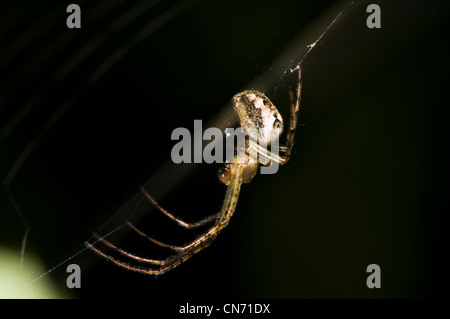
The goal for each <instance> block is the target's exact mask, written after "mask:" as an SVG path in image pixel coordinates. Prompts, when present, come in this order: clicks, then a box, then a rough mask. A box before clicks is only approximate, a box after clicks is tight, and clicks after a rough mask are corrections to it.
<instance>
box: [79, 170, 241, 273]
mask: <svg viewBox="0 0 450 319" xmlns="http://www.w3.org/2000/svg"><path fill="white" fill-rule="evenodd" d="M232 166H233V169H232V170H231V171H232V172H233V174H232V175H231V176H230V184H229V185H228V188H227V192H226V195H225V200H224V202H223V205H222V209H221V211H220V212H219V214H216V215H217V218H216V223H215V225H214V226H213V227H211V228H210V229H209V230H208V231H206V232H205V233H204V234H202V235H200V236H199V237H197V238H196V239H195V240H194V241H192V242H190V243H189V244H187V245H185V246H182V247H177V246H172V245H167V244H163V243H161V242H159V241H156V240H155V239H153V238H151V237H149V236H147V235H146V234H144V233H143V232H142V231H140V230H139V229H137V228H136V227H134V226H133V225H132V224H131V223H129V226H130V227H131V228H132V229H133V230H134V231H136V232H137V233H139V234H141V235H142V236H145V237H146V238H148V239H150V240H151V241H152V242H154V243H157V244H158V245H160V246H163V247H166V248H170V249H172V250H175V251H177V254H175V255H173V256H170V257H168V258H166V259H164V260H155V259H147V258H143V257H140V256H136V255H134V254H132V253H129V252H127V251H125V250H123V249H121V248H119V247H117V246H115V245H114V244H112V243H111V242H109V241H107V240H106V239H104V238H102V237H100V236H98V235H96V237H97V239H98V241H100V242H102V243H103V244H105V245H107V246H108V247H110V248H112V249H114V250H115V251H117V252H118V253H120V254H122V255H123V256H126V257H128V258H130V259H133V260H136V261H139V262H142V263H147V264H152V265H155V266H159V267H160V268H152V267H139V266H133V265H130V264H128V263H126V262H124V261H121V260H119V259H116V258H114V257H112V256H111V255H108V254H106V253H105V252H103V251H102V250H100V249H99V248H97V247H95V246H94V245H93V244H91V243H89V242H86V243H85V244H86V246H87V247H88V248H90V249H91V250H93V251H94V252H95V253H97V254H98V255H100V256H102V257H103V258H105V259H107V260H109V261H111V262H113V263H114V264H116V265H117V266H120V267H122V268H126V269H128V270H132V271H136V272H140V273H144V274H150V275H162V274H164V273H166V272H168V271H170V270H172V269H174V268H175V267H177V266H178V265H180V264H181V263H183V262H184V261H186V260H187V259H189V258H190V257H191V256H193V255H194V254H196V253H198V252H199V251H201V250H203V249H204V248H206V247H208V246H209V245H210V244H211V243H212V242H213V241H214V239H215V238H216V237H217V235H218V233H219V232H220V231H221V230H222V229H223V228H225V227H226V226H227V225H228V223H229V221H230V218H231V216H232V215H233V213H234V211H235V209H236V205H237V200H238V198H239V193H240V189H241V184H242V176H243V171H244V168H245V167H246V164H244V165H241V164H232ZM150 198H151V197H150ZM171 216H172V215H171ZM214 216H215V215H214ZM174 218H175V217H174Z"/></svg>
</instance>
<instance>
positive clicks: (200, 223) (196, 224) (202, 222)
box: [141, 187, 219, 229]
mask: <svg viewBox="0 0 450 319" xmlns="http://www.w3.org/2000/svg"><path fill="white" fill-rule="evenodd" d="M141 192H142V193H143V194H144V195H145V197H147V199H148V200H149V201H150V202H151V203H152V204H153V206H155V207H156V208H157V209H158V210H159V211H160V212H162V213H163V214H164V215H166V216H167V217H169V218H170V219H171V220H173V221H174V222H176V223H177V224H178V225H180V226H182V227H184V228H187V229H194V228H198V227H201V226H204V225H206V224H208V223H210V222H212V221H213V220H215V219H217V217H218V215H219V214H218V213H217V214H214V215H211V216H208V217H206V218H204V219H202V220H199V221H197V222H194V223H187V222H185V221H183V220H181V219H179V218H177V217H175V216H174V215H172V214H171V213H169V212H168V211H167V210H166V209H164V208H162V207H161V206H159V204H158V202H157V201H156V200H154V199H153V197H151V196H150V194H149V193H148V192H147V191H146V190H145V189H144V187H141Z"/></svg>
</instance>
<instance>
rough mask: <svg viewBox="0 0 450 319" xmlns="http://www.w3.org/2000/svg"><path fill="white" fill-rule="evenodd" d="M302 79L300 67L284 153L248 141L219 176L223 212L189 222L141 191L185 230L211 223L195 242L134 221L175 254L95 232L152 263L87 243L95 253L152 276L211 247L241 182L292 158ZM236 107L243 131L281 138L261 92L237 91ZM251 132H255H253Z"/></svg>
mask: <svg viewBox="0 0 450 319" xmlns="http://www.w3.org/2000/svg"><path fill="white" fill-rule="evenodd" d="M301 80H302V78H301V69H300V68H298V82H297V89H296V97H295V99H294V94H293V92H292V90H290V100H291V107H290V113H291V114H290V121H289V131H288V132H287V137H286V145H285V146H280V147H279V151H280V152H281V153H284V156H280V155H278V154H277V153H274V152H271V151H269V150H268V149H267V148H264V147H262V146H261V145H260V144H256V143H254V142H252V141H250V142H248V143H247V144H246V146H245V157H244V161H238V159H237V155H236V156H235V157H234V161H233V163H228V164H225V167H224V168H223V169H222V170H221V171H220V172H219V179H220V181H221V182H222V183H224V184H225V185H227V186H228V187H227V191H226V194H225V200H224V202H223V205H222V209H221V210H220V212H218V213H216V214H214V215H211V216H209V217H206V218H204V219H202V220H200V221H197V222H193V223H188V222H185V221H183V220H181V219H179V218H177V217H175V215H173V214H172V213H169V212H168V211H167V210H166V209H164V208H163V207H161V206H160V205H159V204H158V203H157V202H156V201H155V200H154V199H153V197H152V196H150V194H149V193H148V192H147V191H146V190H145V189H144V188H143V187H142V188H141V191H142V193H143V195H144V196H145V197H146V198H147V199H148V200H149V201H150V202H151V203H152V204H153V205H154V206H155V207H156V208H157V209H158V210H159V211H161V212H162V213H163V214H164V215H165V216H167V217H168V218H170V219H171V220H173V221H174V222H175V223H177V224H178V225H180V226H181V227H184V228H186V229H195V228H198V227H201V226H205V225H207V224H212V226H211V227H210V228H209V229H207V230H206V231H205V232H204V233H203V234H201V235H200V236H199V237H197V238H196V239H195V240H193V241H192V242H190V243H188V244H186V245H184V246H174V245H168V244H165V243H163V242H161V241H158V240H156V239H154V238H152V237H150V236H148V235H147V234H145V233H144V232H143V231H141V230H140V229H138V228H137V227H136V226H134V225H133V224H132V223H131V222H128V223H127V224H128V226H129V227H130V228H131V229H132V230H133V231H135V232H136V233H137V234H139V235H141V236H143V237H144V238H146V239H148V240H149V241H150V242H152V243H154V244H156V245H158V246H161V247H164V248H167V249H170V250H172V251H173V252H174V254H173V255H171V256H169V257H168V258H166V259H161V260H158V259H148V258H143V257H140V256H137V255H134V254H132V253H130V252H128V251H126V250H123V249H121V248H119V247H117V246H115V245H114V244H113V243H111V242H110V241H108V240H106V239H105V238H103V237H101V236H99V235H97V234H95V237H96V238H97V240H98V241H97V242H101V243H103V244H104V245H106V246H108V247H110V248H112V249H113V250H115V251H116V252H118V253H119V254H121V255H123V256H126V257H128V258H130V259H131V260H135V261H138V262H141V263H145V264H149V265H151V266H148V267H140V266H134V265H131V264H128V263H126V262H124V261H121V260H119V259H116V258H114V257H112V256H111V255H108V254H106V253H105V252H104V251H102V250H101V249H99V248H97V247H96V246H94V245H93V244H91V243H89V242H86V243H85V244H86V246H87V247H89V248H90V249H92V250H93V251H94V252H96V253H97V254H99V255H100V256H102V257H104V258H106V259H108V260H110V261H111V262H113V263H114V264H116V265H118V266H120V267H123V268H126V269H129V270H132V271H136V272H140V273H144V274H151V275H161V274H164V273H166V272H168V271H170V270H172V269H174V268H175V267H177V266H179V265H180V264H181V263H183V262H184V261H186V260H187V259H189V258H190V257H191V256H192V255H194V254H196V253H198V252H199V251H201V250H202V249H204V248H206V247H208V246H209V245H210V244H211V243H212V242H213V241H214V239H215V238H216V237H217V235H218V234H219V232H220V231H221V230H222V229H224V228H225V227H226V226H227V225H228V223H229V221H230V219H231V216H232V215H233V213H234V211H235V209H236V205H237V201H238V197H239V193H240V190H241V185H242V184H243V183H249V182H250V181H251V180H252V179H253V177H254V176H255V175H256V173H257V170H258V167H259V165H260V164H261V165H271V163H272V161H275V162H277V163H279V164H282V165H283V164H286V163H287V162H288V161H289V159H290V157H291V151H292V147H293V145H294V135H295V131H296V126H297V115H298V111H299V109H300V97H301V86H302V81H301ZM233 106H234V109H235V111H236V113H237V115H238V117H239V122H240V125H241V128H242V130H243V131H244V132H254V131H255V129H256V132H259V133H258V138H259V139H260V140H261V138H263V139H265V140H264V141H262V142H264V143H261V144H263V145H267V146H269V145H270V144H271V141H273V137H276V138H277V139H278V137H279V136H280V135H281V133H282V132H283V118H282V117H281V115H280V113H279V112H278V110H277V108H276V107H275V106H274V105H273V104H272V102H271V101H270V100H269V99H268V98H267V97H266V96H265V95H264V94H263V93H261V92H258V91H255V90H248V91H244V92H241V93H238V94H236V95H235V96H234V97H233ZM250 134H252V133H250ZM250 150H254V151H256V152H257V154H258V155H260V156H258V157H257V160H256V161H251V160H250V156H249V155H248V154H249V151H250Z"/></svg>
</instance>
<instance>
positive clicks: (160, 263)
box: [85, 234, 167, 265]
mask: <svg viewBox="0 0 450 319" xmlns="http://www.w3.org/2000/svg"><path fill="white" fill-rule="evenodd" d="M94 236H95V237H96V238H97V240H98V241H99V242H102V243H103V244H105V245H106V246H108V247H110V248H112V249H114V250H115V251H117V252H119V253H120V254H122V255H124V256H126V257H128V258H131V259H134V260H137V261H140V262H144V263H148V264H155V265H165V264H166V263H167V261H166V260H158V259H148V258H143V257H140V256H137V255H134V254H132V253H129V252H127V251H126V250H123V249H121V248H119V247H117V246H116V245H114V244H113V243H111V242H110V241H108V240H106V239H104V238H103V237H101V236H99V235H97V234H94ZM85 245H86V246H88V247H89V248H91V249H92V250H94V251H95V252H97V253H98V254H100V255H102V256H103V255H104V254H103V253H100V252H99V250H98V249H97V248H95V247H94V246H93V245H92V244H90V243H88V242H85ZM108 259H109V258H108Z"/></svg>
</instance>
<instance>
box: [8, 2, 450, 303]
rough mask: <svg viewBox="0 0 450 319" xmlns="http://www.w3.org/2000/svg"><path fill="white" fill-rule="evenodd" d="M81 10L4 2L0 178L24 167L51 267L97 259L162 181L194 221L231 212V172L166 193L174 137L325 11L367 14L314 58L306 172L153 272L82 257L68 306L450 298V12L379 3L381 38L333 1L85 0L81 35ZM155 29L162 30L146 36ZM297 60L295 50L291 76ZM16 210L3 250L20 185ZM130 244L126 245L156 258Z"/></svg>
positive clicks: (298, 168) (34, 231) (267, 189)
mask: <svg viewBox="0 0 450 319" xmlns="http://www.w3.org/2000/svg"><path fill="white" fill-rule="evenodd" d="M69 3H70V2H65V1H58V2H55V1H15V2H5V3H2V4H1V5H0V12H1V18H0V22H1V23H0V36H1V47H2V49H1V51H0V53H1V57H0V72H1V73H0V74H1V82H2V86H1V87H0V129H1V130H2V131H1V132H2V136H1V140H0V143H1V144H0V169H1V171H0V173H1V176H2V180H4V179H6V180H7V178H8V174H10V173H11V169H12V168H14V163H17V160H19V161H20V160H21V159H25V161H24V162H23V165H21V166H20V169H19V170H18V172H17V174H15V175H14V179H13V180H12V181H11V184H10V189H11V192H12V193H13V196H14V198H15V200H16V202H17V205H18V206H19V207H20V210H21V212H22V214H23V216H25V218H26V220H27V222H28V224H29V225H30V226H31V228H30V237H29V242H28V245H27V254H30V255H31V254H32V255H37V256H39V258H40V259H41V260H43V262H44V263H45V264H46V265H48V266H46V267H48V268H51V267H53V266H54V265H55V264H57V262H58V260H64V258H65V257H68V256H70V255H71V254H72V253H73V252H77V251H79V250H80V249H83V247H84V246H83V242H84V241H85V240H87V239H88V238H89V237H90V236H91V234H92V233H93V232H95V231H97V229H98V228H99V226H100V225H101V224H103V223H104V222H106V221H107V220H108V218H109V217H110V216H112V215H113V214H114V213H115V212H117V211H118V209H119V208H120V207H122V205H124V204H125V203H127V202H128V201H129V200H130V199H131V198H133V196H134V195H135V194H138V193H139V187H140V185H143V184H145V183H146V182H147V181H148V180H149V179H151V178H155V176H159V177H160V178H159V179H157V180H156V181H155V180H153V182H152V183H151V187H150V191H151V190H153V191H154V192H155V193H157V192H158V190H159V191H160V189H162V188H167V187H169V188H170V192H167V194H165V196H161V197H160V198H159V199H160V202H161V204H162V205H163V206H165V207H167V208H168V209H170V210H171V211H173V212H176V214H177V215H179V216H182V217H183V218H184V219H185V220H193V219H195V218H199V217H200V216H205V215H209V214H210V213H212V212H215V211H217V210H218V209H219V208H220V206H221V202H222V200H223V197H224V193H225V187H224V186H223V185H221V184H220V182H219V181H218V179H217V170H218V168H219V167H220V165H206V164H203V165H199V166H198V167H196V168H195V169H194V170H192V171H191V174H189V175H188V176H181V175H180V178H179V179H176V178H175V179H170V181H169V180H168V179H167V176H166V175H164V174H161V173H160V172H161V168H162V167H164V165H165V164H166V163H168V162H169V161H170V151H171V148H172V146H173V145H174V142H173V141H171V140H170V134H171V132H172V130H173V129H175V128H177V127H187V128H188V129H190V130H192V128H193V120H194V119H203V120H204V121H205V122H207V121H208V120H209V119H211V118H212V117H213V116H216V115H217V114H218V112H219V111H220V110H221V109H222V107H223V106H224V105H227V103H229V101H230V98H231V97H232V96H233V95H234V94H235V93H237V92H239V91H241V90H243V89H249V88H250V87H248V83H250V82H251V81H253V80H255V81H256V82H258V81H264V79H265V78H264V77H260V74H261V73H262V72H264V71H268V70H270V68H271V65H272V63H273V62H274V61H275V60H276V59H277V58H279V56H280V54H281V53H283V52H284V50H285V48H286V47H287V46H288V45H289V44H292V43H293V42H294V43H295V41H298V39H297V36H298V35H299V34H300V32H302V31H304V30H309V29H307V27H308V26H310V25H312V24H313V22H314V21H317V19H319V18H321V17H323V16H322V14H323V13H324V12H330V10H331V11H333V10H339V8H344V7H345V8H347V9H348V10H349V11H351V12H352V14H351V15H344V16H343V17H342V20H340V21H339V24H338V25H337V26H336V28H335V30H333V31H332V32H331V31H330V33H329V34H327V35H326V37H324V39H323V41H321V42H319V43H318V46H317V47H316V48H314V50H313V51H311V54H310V55H309V56H308V57H307V59H305V61H304V63H303V93H302V111H301V113H300V119H299V123H300V124H301V126H300V127H299V130H298V132H297V133H298V134H297V138H296V144H295V148H294V156H293V158H292V160H291V162H289V163H288V164H287V165H286V166H284V167H282V168H280V171H279V172H278V173H277V174H275V175H260V176H256V178H255V180H254V181H253V182H252V183H250V184H248V185H244V186H243V189H242V192H241V196H240V201H239V204H238V208H237V210H236V213H235V215H234V216H233V219H232V221H231V223H230V225H229V226H228V228H226V229H225V230H224V231H223V233H222V234H221V235H220V236H219V237H218V239H217V240H216V242H215V243H214V244H213V245H212V246H211V247H209V248H208V249H206V250H205V251H203V252H201V253H199V254H198V255H196V256H194V257H193V258H192V259H190V260H189V261H188V262H186V263H185V264H183V265H182V266H180V267H178V268H177V269H175V270H174V271H173V272H171V273H169V274H167V275H164V276H160V277H156V278H155V277H152V276H145V275H142V274H138V273H133V272H130V271H127V270H125V269H121V268H119V267H117V266H114V265H113V264H111V263H109V262H107V261H106V260H103V259H101V258H100V257H98V256H96V255H95V254H93V253H92V252H90V251H86V252H83V253H81V254H79V255H78V256H77V257H76V258H74V259H72V260H71V261H70V262H76V263H79V264H80V266H81V269H82V288H81V289H78V290H73V291H69V289H67V288H66V286H65V278H66V276H67V274H66V273H65V267H66V265H65V264H64V265H62V266H61V267H59V268H57V269H56V270H55V271H53V272H52V273H51V274H50V275H49V278H51V280H52V281H53V285H54V287H55V289H57V290H58V291H60V293H61V294H62V295H64V296H74V297H89V298H98V297H112V298H122V297H125V298H135V297H144V298H150V299H148V300H149V302H153V301H152V300H158V299H167V298H170V299H173V300H177V299H179V300H184V299H185V298H188V297H189V298H192V297H196V298H235V297H240V298H430V297H431V298H433V297H438V298H442V297H448V291H447V289H446V286H447V285H448V279H447V278H446V277H445V263H444V259H445V258H444V257H445V254H446V252H447V251H448V248H447V243H448V239H447V238H448V236H447V230H446V224H445V216H446V211H447V210H448V209H445V208H444V207H442V206H441V205H442V204H443V203H444V194H446V192H445V190H446V189H447V188H446V184H444V177H443V171H444V168H445V166H446V165H444V164H446V162H445V160H444V158H443V155H444V151H445V149H446V148H447V134H446V133H447V132H446V118H447V116H448V111H447V104H448V103H447V102H446V95H445V93H446V91H445V87H446V86H447V76H446V71H445V67H446V65H445V64H446V62H444V61H445V58H446V54H445V48H446V39H447V35H446V33H445V32H444V28H445V26H446V18H448V16H449V14H448V10H449V8H448V5H447V8H445V7H444V6H443V5H442V4H439V3H438V2H437V1H433V2H430V1H396V2H395V3H389V1H378V2H376V3H378V4H379V5H380V7H381V12H382V28H381V29H372V30H370V29H368V28H367V27H366V25H365V19H366V17H367V15H368V14H367V13H366V12H365V8H366V6H367V5H368V4H369V3H370V2H367V3H366V2H364V1H362V2H358V3H361V4H359V5H358V6H357V5H356V4H355V5H354V6H355V7H357V9H354V10H353V11H352V10H351V9H352V8H353V7H352V6H351V5H350V4H349V3H347V2H341V3H338V4H334V3H333V1H321V2H320V3H318V2H316V1H288V0H280V1H276V2H274V1H226V2H216V1H214V2H212V1H196V2H192V3H187V4H186V5H185V3H184V2H176V1H161V2H158V3H157V4H155V5H154V6H150V5H149V3H150V2H148V1H119V0H117V1H88V0H86V1H79V2H77V4H79V5H80V7H81V10H82V28H81V29H79V30H70V29H68V28H67V27H66V25H65V19H66V17H67V15H68V14H67V13H66V7H67V5H68V4H69ZM333 5H334V7H333ZM333 8H335V9H333ZM336 8H337V9H336ZM177 10H180V11H179V12H180V13H179V14H174V13H176V12H177ZM327 10H328V11H327ZM334 12H335V13H336V14H337V12H338V11H334ZM171 14H174V16H173V18H169V17H171ZM327 17H328V16H327ZM330 17H331V18H330V19H329V20H327V22H325V24H323V25H322V26H321V28H322V29H320V28H319V34H320V30H323V29H325V27H326V25H327V24H328V23H330V22H331V20H332V19H333V18H334V15H330ZM148 25H150V27H154V28H155V31H154V32H152V33H148V34H147V35H146V36H145V37H142V38H140V37H139V35H140V34H141V33H139V32H140V30H142V29H143V28H145V26H148ZM145 30H149V29H145ZM316 31H317V30H316ZM309 36H311V35H309ZM316 38H317V37H316V36H315V35H314V36H311V41H310V42H312V41H314V40H315V39H316ZM115 58H117V60H114V59H115ZM299 58H300V56H299V55H298V53H295V52H294V53H292V52H291V55H290V56H288V57H287V58H286V63H285V68H288V67H289V66H292V65H295V64H296V63H297V62H298V60H299ZM110 61H114V63H112V64H108V63H109V62H110ZM105 65H109V67H108V68H105V69H104V68H103V67H104V66H105ZM103 70H105V72H103V73H99V72H102V71H103ZM294 84H295V83H294ZM289 85H293V82H292V81H290V82H289V81H288V80H286V79H284V78H283V79H282V78H281V74H280V81H279V82H278V83H271V85H270V87H269V88H268V89H267V92H266V93H267V95H268V96H269V97H270V98H271V99H272V100H273V101H274V102H275V104H276V105H277V106H278V107H279V108H280V110H281V111H282V112H283V115H284V114H287V110H288V109H287V103H286V101H287V100H286V99H285V97H286V96H287V93H288V87H289ZM284 118H285V122H286V123H287V115H285V116H284ZM15 124H17V125H15ZM47 128H48V129H47ZM27 150H31V152H30V153H29V156H24V155H21V154H27V153H26V152H27ZM24 152H25V153H24ZM158 172H159V174H158ZM0 205H1V206H0V210H1V215H0V216H1V224H0V227H1V233H0V235H1V239H0V240H1V242H0V243H1V245H2V246H5V247H10V248H15V249H17V250H18V249H20V244H21V240H22V236H23V232H24V226H23V224H22V223H21V221H20V218H19V217H18V216H17V214H16V213H15V210H14V208H13V206H12V205H11V202H10V201H9V200H8V197H7V195H6V193H5V192H4V191H3V192H2V193H1V195H0ZM127 216H128V215H127ZM160 222H161V223H165V222H167V221H164V219H163V218H161V220H160V219H158V216H157V214H156V212H155V211H154V210H152V211H150V212H149V216H146V217H145V218H143V219H142V220H139V223H138V224H137V225H138V226H139V227H140V228H142V229H149V230H150V228H151V227H152V225H153V227H156V228H158V227H160V226H154V225H161V224H158V223H160ZM169 228H170V225H168V226H167V229H166V226H161V228H160V229H159V231H160V232H161V233H162V236H163V235H164V236H166V239H167V241H170V240H175V241H176V240H178V239H179V238H178V237H182V236H184V233H182V232H181V231H180V230H179V229H178V228H176V227H172V228H170V231H169ZM132 237H133V236H128V237H126V238H124V239H123V240H122V241H120V242H119V241H118V242H116V244H120V245H121V247H122V246H123V247H126V248H127V249H130V250H133V249H135V250H134V251H135V252H139V253H140V254H141V255H146V256H147V257H149V258H150V257H152V256H151V253H152V250H151V249H150V248H148V246H149V245H148V244H145V243H144V244H143V243H142V242H140V244H137V242H136V241H135V239H133V238H132ZM147 249H149V250H147ZM26 258H27V255H25V262H26ZM372 263H375V264H378V265H380V267H381V270H382V288H381V289H372V290H371V289H368V288H367V286H366V277H367V275H368V274H367V273H366V267H367V266H368V265H369V264H372Z"/></svg>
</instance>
